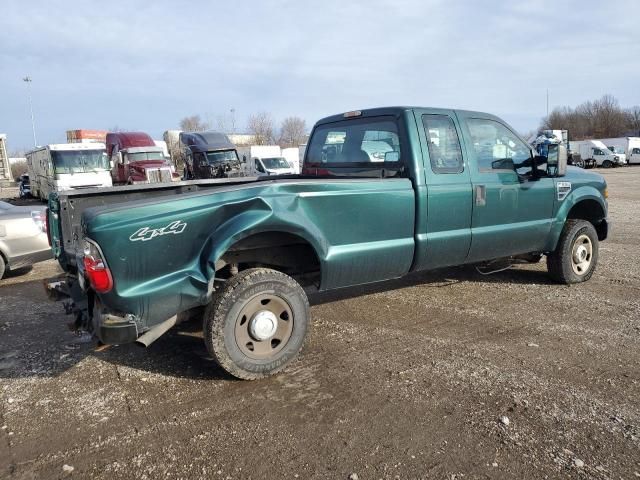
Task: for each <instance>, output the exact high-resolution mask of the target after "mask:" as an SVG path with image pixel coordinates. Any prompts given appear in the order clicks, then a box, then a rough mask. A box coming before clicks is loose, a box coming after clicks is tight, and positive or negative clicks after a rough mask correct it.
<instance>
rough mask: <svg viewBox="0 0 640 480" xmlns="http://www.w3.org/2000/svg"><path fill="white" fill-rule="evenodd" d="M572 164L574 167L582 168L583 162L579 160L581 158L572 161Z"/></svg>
mask: <svg viewBox="0 0 640 480" xmlns="http://www.w3.org/2000/svg"><path fill="white" fill-rule="evenodd" d="M573 164H574V165H575V166H576V167H580V168H584V160H583V159H581V158H579V159H577V160H574V161H573Z"/></svg>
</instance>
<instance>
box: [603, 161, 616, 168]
mask: <svg viewBox="0 0 640 480" xmlns="http://www.w3.org/2000/svg"><path fill="white" fill-rule="evenodd" d="M602 166H603V167H604V168H611V167H613V163H612V162H611V160H605V161H604V162H602Z"/></svg>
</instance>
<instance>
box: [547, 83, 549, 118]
mask: <svg viewBox="0 0 640 480" xmlns="http://www.w3.org/2000/svg"><path fill="white" fill-rule="evenodd" d="M547 118H549V89H548V88H547Z"/></svg>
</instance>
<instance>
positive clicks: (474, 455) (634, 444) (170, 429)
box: [0, 167, 640, 479]
mask: <svg viewBox="0 0 640 480" xmlns="http://www.w3.org/2000/svg"><path fill="white" fill-rule="evenodd" d="M603 173H604V174H605V175H606V177H607V180H608V182H609V185H610V187H609V191H610V217H611V219H612V220H613V222H614V230H613V234H612V236H611V238H610V239H609V240H608V241H607V242H605V243H603V244H602V245H601V250H600V252H601V253H600V254H601V256H600V264H599V267H598V270H597V271H596V274H595V275H594V277H593V279H592V280H591V281H589V282H588V283H586V284H583V285H579V286H572V287H566V286H558V285H554V284H551V283H550V282H549V280H548V279H547V276H546V275H545V266H544V263H541V264H538V265H533V266H524V267H517V268H516V269H513V270H509V271H505V272H502V273H498V274H495V275H492V276H489V277H483V276H481V275H479V274H478V273H476V272H475V270H474V269H472V268H459V269H451V270H445V271H439V272H435V273H431V274H428V275H421V276H418V277H414V278H412V279H411V281H402V282H393V283H388V284H386V285H384V286H376V287H371V288H369V289H367V290H366V291H365V292H364V293H365V295H364V296H357V295H358V294H359V293H362V291H360V292H358V291H350V292H342V293H340V294H339V295H337V294H332V295H324V296H319V297H315V298H313V299H312V303H313V304H314V306H313V308H312V315H313V324H314V328H313V330H312V334H311V337H310V339H309V341H308V344H307V346H306V349H305V350H304V352H303V355H302V356H301V358H300V359H299V360H298V361H297V362H296V363H295V364H294V365H293V366H292V367H291V368H290V369H289V370H288V371H287V372H285V373H284V374H281V375H278V376H276V377H273V378H270V379H267V380H263V381H258V382H242V381H236V380H233V379H232V378H229V377H227V376H226V375H225V374H224V373H223V372H222V371H220V370H219V369H218V368H216V366H215V365H214V364H213V362H212V361H211V359H210V358H208V355H207V352H206V350H205V348H204V346H203V344H202V341H201V339H200V338H199V336H200V332H198V328H197V327H198V325H187V326H186V327H185V328H182V329H181V330H178V331H175V332H173V331H172V332H171V333H170V334H168V335H166V336H165V337H163V338H161V339H160V340H158V341H157V342H156V343H155V344H153V345H152V346H151V347H150V348H149V349H147V350H143V349H141V348H140V347H136V346H120V347H113V348H110V349H108V350H106V351H102V352H98V351H95V345H94V344H93V343H91V341H87V339H86V338H85V337H77V336H74V334H73V333H71V332H70V331H69V330H67V329H66V327H65V324H66V322H67V321H69V317H66V316H65V315H64V314H63V310H62V306H61V304H56V303H51V302H49V301H47V300H46V298H45V295H44V292H43V289H42V286H41V280H42V279H43V278H45V277H47V276H50V275H52V274H54V273H55V272H56V271H57V266H56V264H55V263H54V262H53V261H51V262H47V263H42V264H39V265H37V266H35V267H34V268H33V269H32V270H29V271H26V272H25V271H23V272H19V273H20V275H16V274H13V275H12V276H11V277H10V278H8V279H6V280H3V281H2V282H1V283H0V405H1V407H0V428H1V430H0V437H1V438H0V468H1V470H0V476H1V477H9V478H16V479H23V478H24V479H26V478H29V479H30V478H58V477H60V478H63V477H77V478H89V477H91V478H104V479H114V478H143V479H144V478H148V479H151V478H184V479H191V478H223V479H226V478H254V479H263V478H284V477H286V478H344V479H347V478H349V477H350V476H351V478H356V476H357V477H358V478H360V479H369V478H373V479H377V478H402V479H404V478H457V479H460V478H545V477H548V478H558V477H575V478H615V479H618V478H625V479H628V478H635V477H640V368H639V364H640V351H639V349H638V344H639V340H640V295H639V294H640V252H639V251H638V246H637V245H638V240H637V235H638V232H640V215H639V214H638V207H639V206H640V168H631V167H630V168H625V169H617V170H613V171H604V172H603ZM384 289H389V290H388V291H384ZM501 417H507V418H508V421H507V420H505V419H504V418H503V419H502V421H501ZM72 469H73V470H72ZM71 470H72V471H71Z"/></svg>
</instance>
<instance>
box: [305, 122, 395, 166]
mask: <svg viewBox="0 0 640 480" xmlns="http://www.w3.org/2000/svg"><path fill="white" fill-rule="evenodd" d="M398 162H400V138H399V136H398V127H397V125H396V122H395V120H392V119H387V118H386V117H379V118H368V119H364V118H363V119H357V120H346V121H342V122H336V123H332V124H327V125H320V126H318V127H316V128H315V130H314V132H313V136H312V138H311V141H310V144H309V149H308V154H307V158H306V163H307V164H308V165H318V164H342V165H344V164H349V165H357V164H360V165H362V164H364V165H372V164H381V165H380V166H381V167H382V166H383V165H382V164H388V163H398Z"/></svg>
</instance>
